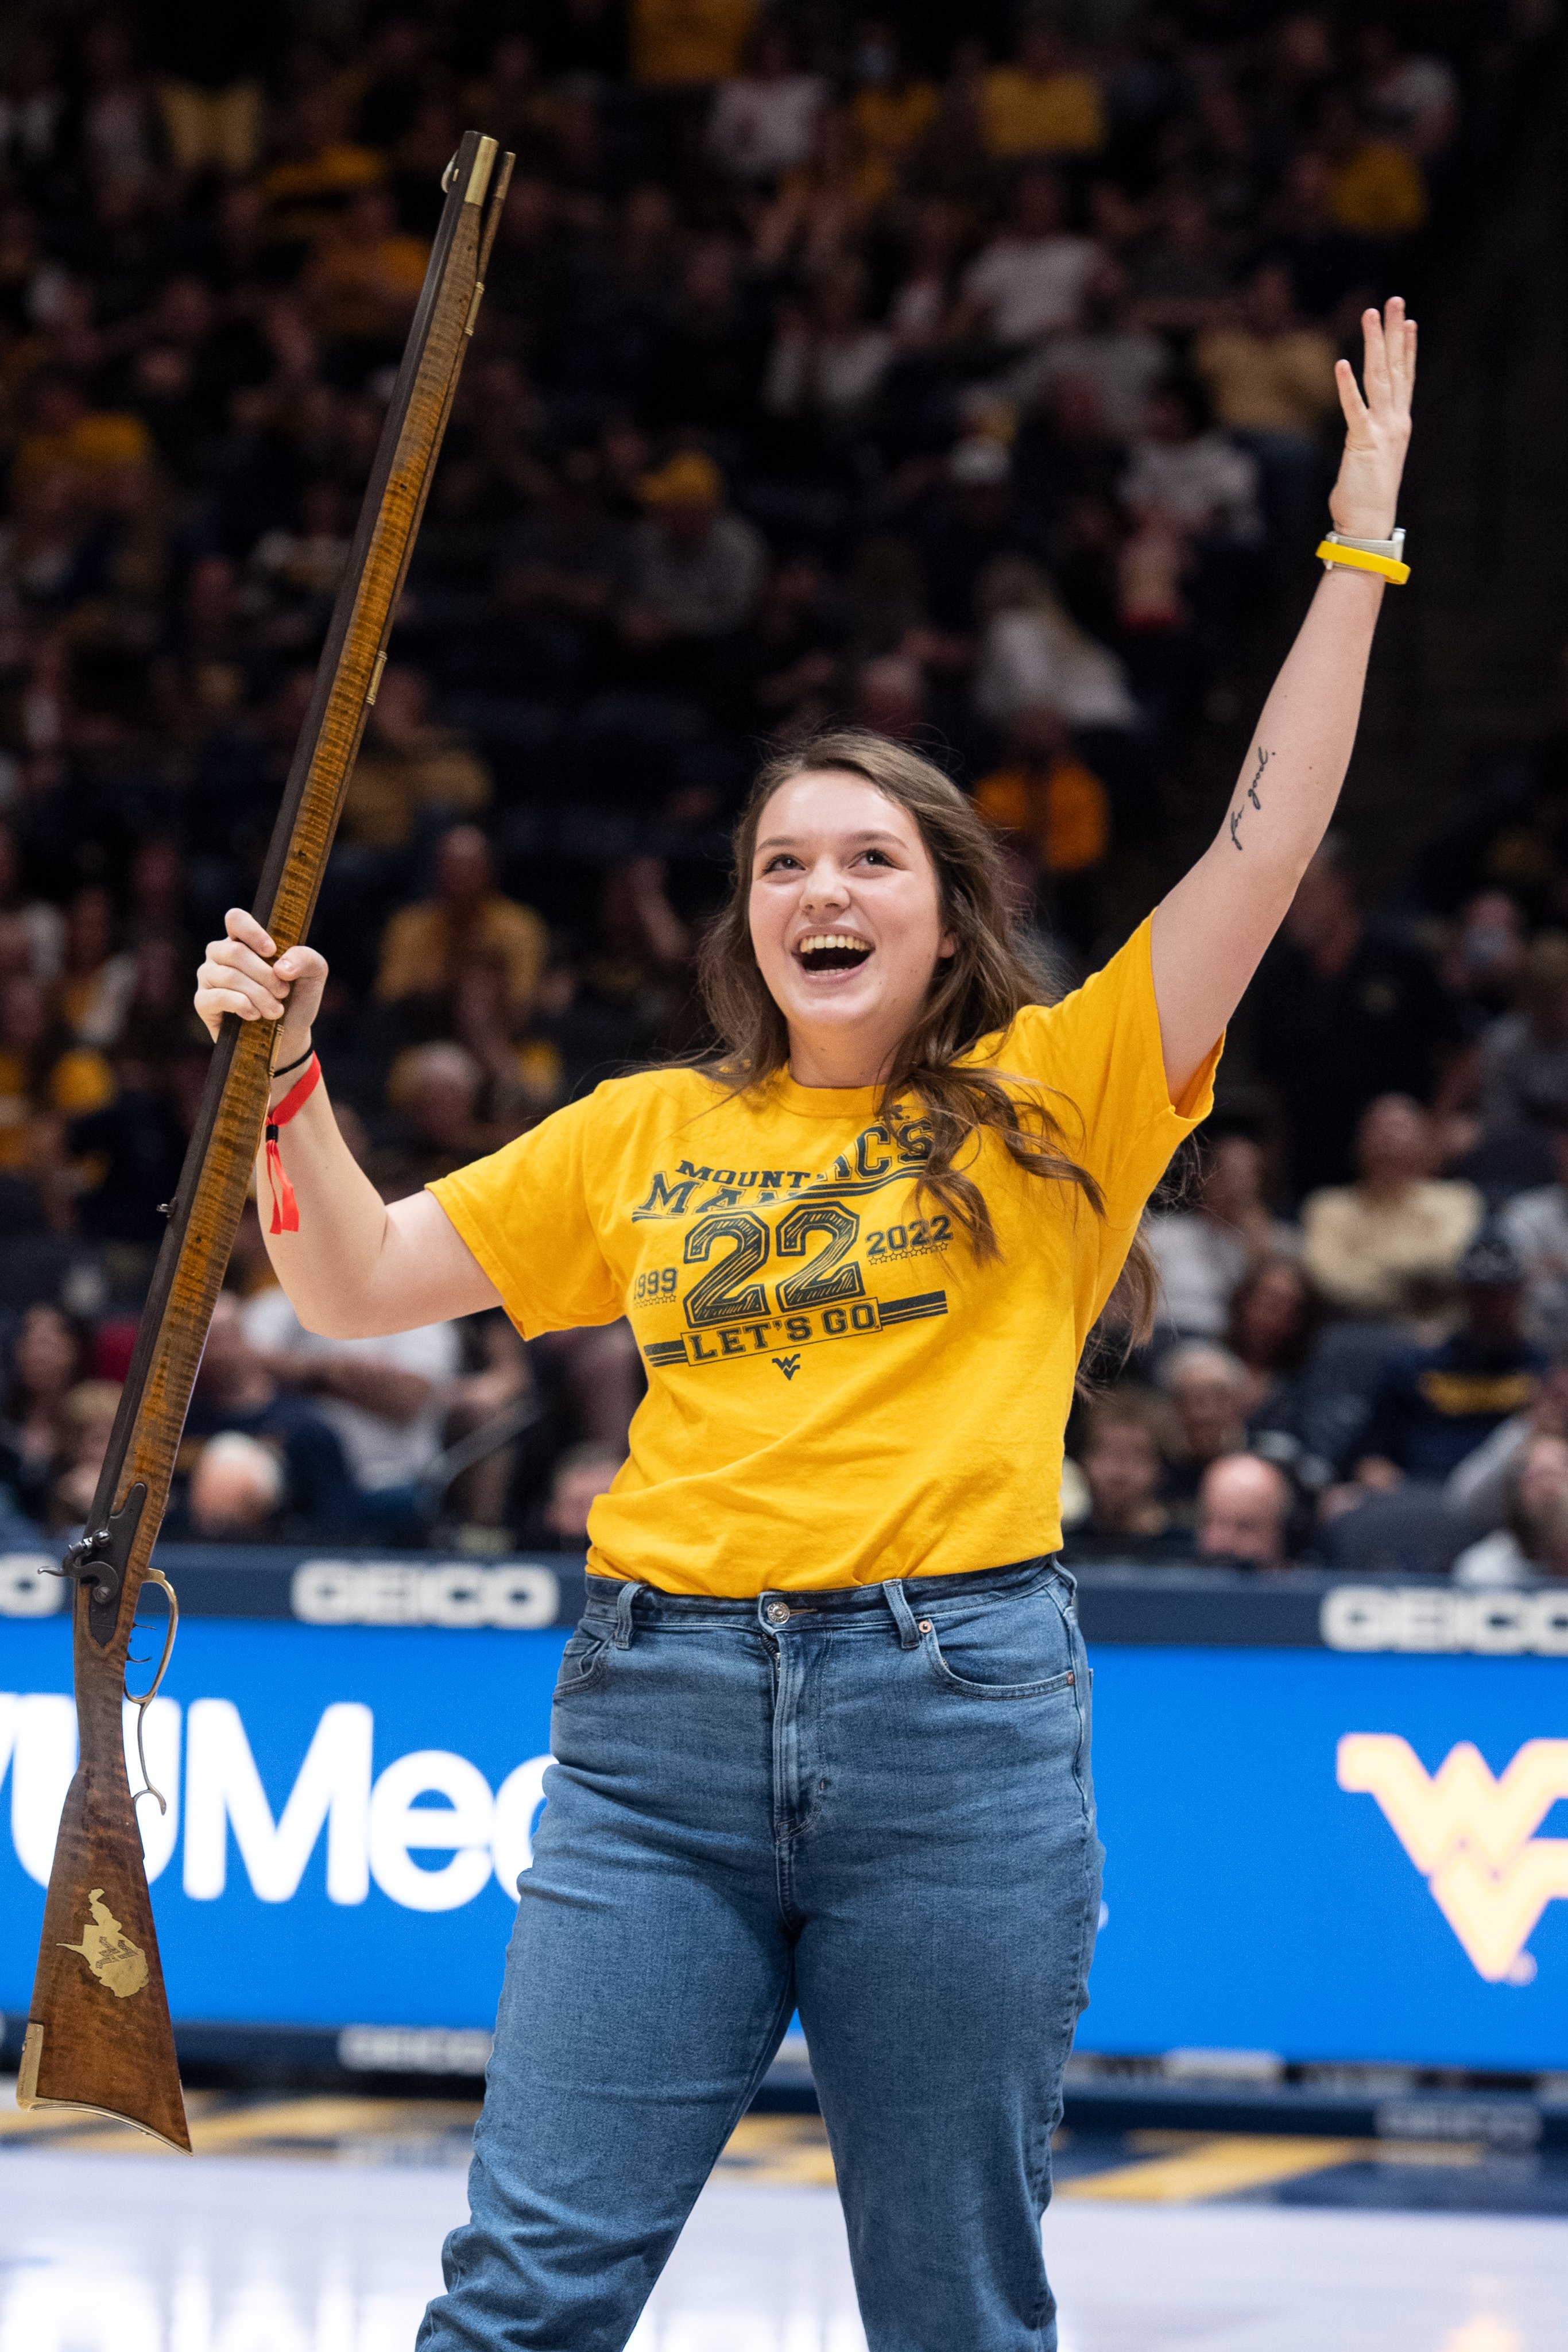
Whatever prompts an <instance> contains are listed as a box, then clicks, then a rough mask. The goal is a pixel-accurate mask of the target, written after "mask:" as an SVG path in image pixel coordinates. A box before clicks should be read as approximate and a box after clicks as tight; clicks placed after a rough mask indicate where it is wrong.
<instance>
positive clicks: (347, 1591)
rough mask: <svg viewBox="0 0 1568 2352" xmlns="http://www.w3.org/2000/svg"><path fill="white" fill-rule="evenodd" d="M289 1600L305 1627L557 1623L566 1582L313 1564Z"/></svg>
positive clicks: (539, 1571) (368, 1564) (301, 1572)
mask: <svg viewBox="0 0 1568 2352" xmlns="http://www.w3.org/2000/svg"><path fill="white" fill-rule="evenodd" d="M289 1598H290V1601H291V1602H292V1604H293V1609H294V1614H295V1615H296V1617H298V1618H301V1619H303V1621H304V1622H305V1623H306V1624H307V1625H498V1626H500V1627H501V1628H502V1629H503V1630H504V1631H505V1632H507V1633H527V1632H528V1630H529V1629H530V1628H531V1627H534V1626H538V1625H553V1624H554V1623H555V1622H556V1619H557V1617H558V1616H559V1613H560V1579H559V1577H558V1576H556V1575H555V1574H554V1572H553V1571H552V1570H549V1569H548V1568H517V1567H507V1566H503V1567H498V1568H482V1567H480V1566H478V1565H477V1564H476V1562H475V1561H473V1560H466V1559H456V1560H453V1559H443V1560H437V1561H436V1562H435V1563H434V1566H433V1567H428V1568H427V1567H424V1566H423V1565H422V1564H420V1563H418V1562H415V1561H412V1560H406V1559H402V1560H399V1559H369V1560H357V1559H308V1560H305V1561H304V1562H302V1564H301V1565H300V1566H299V1567H298V1568H297V1569H296V1570H295V1571H294V1580H293V1582H292V1584H291V1586H290V1588H289Z"/></svg>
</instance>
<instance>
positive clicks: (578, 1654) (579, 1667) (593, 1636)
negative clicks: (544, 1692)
mask: <svg viewBox="0 0 1568 2352" xmlns="http://www.w3.org/2000/svg"><path fill="white" fill-rule="evenodd" d="M609 1658H610V1643H609V1642H608V1641H607V1640H606V1639H605V1637H604V1636H603V1634H601V1633H584V1632H583V1631H582V1628H581V1627H580V1626H579V1627H578V1630H577V1632H576V1633H574V1634H573V1635H572V1636H571V1639H570V1641H569V1642H568V1643H567V1645H566V1647H565V1649H564V1650H563V1651H562V1652H561V1654H560V1669H559V1673H558V1674H557V1675H556V1678H555V1695H556V1696H557V1698H571V1697H572V1696H574V1695H575V1694H576V1693H577V1692H578V1691H582V1690H591V1689H592V1687H593V1685H595V1684H596V1683H598V1682H600V1681H601V1680H602V1678H603V1675H604V1669H605V1666H606V1665H607V1664H608V1663H609Z"/></svg>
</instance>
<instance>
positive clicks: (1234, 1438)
mask: <svg viewBox="0 0 1568 2352" xmlns="http://www.w3.org/2000/svg"><path fill="white" fill-rule="evenodd" d="M1159 1382H1160V1387H1161V1388H1162V1389H1163V1390H1164V1391H1165V1393H1166V1396H1167V1397H1168V1398H1169V1399H1170V1402H1171V1406H1172V1409H1173V1411H1174V1412H1175V1415H1176V1444H1175V1446H1174V1447H1173V1449H1172V1453H1173V1458H1172V1461H1171V1466H1170V1475H1169V1479H1168V1482H1167V1488H1168V1492H1169V1495H1170V1496H1171V1498H1172V1504H1173V1516H1175V1517H1177V1518H1179V1519H1180V1520H1181V1521H1182V1523H1183V1524H1184V1525H1186V1526H1187V1527H1189V1528H1190V1527H1191V1526H1192V1524H1193V1518H1194V1507H1195V1505H1196V1502H1197V1492H1198V1486H1199V1482H1200V1481H1201V1479H1202V1477H1203V1474H1204V1472H1205V1471H1206V1470H1207V1467H1208V1465H1209V1464H1210V1463H1211V1462H1217V1461H1218V1459H1219V1458H1220V1456H1221V1455H1222V1454H1244V1453H1245V1452H1246V1451H1247V1412H1248V1407H1249V1404H1250V1403H1251V1402H1252V1396H1253V1383H1252V1381H1251V1379H1250V1377H1249V1373H1248V1370H1247V1367H1246V1365H1245V1364H1243V1363H1241V1362H1240V1361H1239V1360H1238V1359H1237V1358H1236V1357H1235V1356H1233V1355H1232V1354H1231V1353H1230V1350H1229V1349H1228V1348H1217V1347H1215V1346H1214V1345H1213V1343H1212V1342H1211V1341H1209V1340H1207V1339H1186V1340H1184V1341H1183V1342H1182V1343H1181V1345H1180V1346H1179V1347H1176V1348H1173V1349H1171V1351H1170V1353H1169V1355H1167V1356H1166V1358H1165V1359H1164V1360H1163V1361H1162V1362H1161V1365H1160V1370H1159Z"/></svg>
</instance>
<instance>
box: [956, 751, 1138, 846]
mask: <svg viewBox="0 0 1568 2352" xmlns="http://www.w3.org/2000/svg"><path fill="white" fill-rule="evenodd" d="M975 806H976V807H977V809H978V810H979V812H980V814H981V815H982V816H983V817H984V818H985V819H986V821H987V823H988V824H994V825H995V826H996V828H997V830H998V833H1017V834H1021V835H1023V837H1024V838H1025V840H1026V841H1028V842H1030V844H1032V845H1033V848H1034V852H1035V855H1036V856H1037V857H1038V858H1039V860H1040V870H1041V872H1042V873H1046V874H1082V873H1083V872H1084V871H1085V870H1086V868H1088V867H1089V866H1098V864H1099V863H1100V860H1101V859H1102V858H1103V856H1104V855H1105V852H1106V851H1107V849H1109V847H1110V846H1111V802H1110V797H1109V795H1108V793H1106V790H1105V787H1104V785H1103V783H1102V782H1101V781H1100V779H1099V777H1098V776H1097V775H1096V774H1095V773H1094V772H1093V770H1092V768H1086V767H1085V766H1084V764H1083V762H1082V760H1068V759H1061V760H1054V761H1052V762H1051V770H1050V772H1049V774H1047V775H1044V776H1042V775H1040V774H1039V773H1038V772H1032V773H1031V772H1030V770H1029V769H1027V768H998V769H997V770H996V771H995V772H994V773H993V774H991V775H988V776H983V777H982V778H981V779H980V782H978V783H977V785H976V787H975Z"/></svg>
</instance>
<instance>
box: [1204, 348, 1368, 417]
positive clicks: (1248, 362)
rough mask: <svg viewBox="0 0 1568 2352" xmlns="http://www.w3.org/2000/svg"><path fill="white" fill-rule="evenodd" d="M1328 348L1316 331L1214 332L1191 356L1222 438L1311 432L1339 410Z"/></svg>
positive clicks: (1332, 357)
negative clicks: (1223, 431)
mask: <svg viewBox="0 0 1568 2352" xmlns="http://www.w3.org/2000/svg"><path fill="white" fill-rule="evenodd" d="M1334 356H1335V354H1334V347H1333V343H1332V342H1331V341H1329V338H1328V337H1327V335H1324V334H1322V333H1320V332H1319V331H1318V329H1317V328H1316V327H1295V328H1292V329H1291V331H1290V332H1289V333H1287V334H1283V335H1255V334H1252V333H1251V332H1249V330H1248V329H1247V328H1245V327H1215V328H1213V329H1212V330H1211V331H1210V332H1209V333H1207V335H1200V336H1199V337H1198V339H1197V347H1196V349H1195V350H1194V352H1193V362H1194V364H1195V365H1196V367H1197V372H1198V374H1199V375H1200V376H1201V377H1202V378H1203V380H1204V382H1205V383H1206V384H1207V386H1208V389H1209V392H1210V394H1211V395H1212V397H1213V401H1214V412H1215V415H1217V416H1218V420H1219V422H1220V424H1221V425H1224V427H1225V429H1226V431H1227V432H1228V433H1315V432H1316V431H1317V430H1318V428H1319V426H1320V425H1322V422H1323V419H1324V418H1325V417H1327V416H1333V415H1335V414H1336V413H1337V412H1338V408H1339V390H1338V387H1337V385H1336V384H1335V383H1334V373H1333V363H1334Z"/></svg>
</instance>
